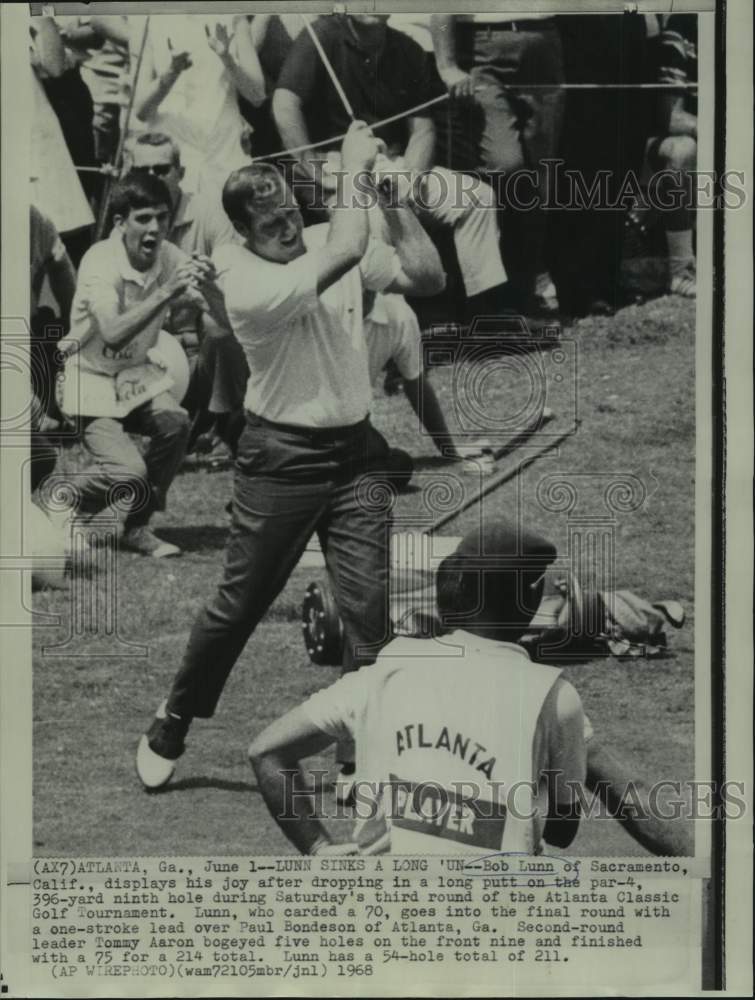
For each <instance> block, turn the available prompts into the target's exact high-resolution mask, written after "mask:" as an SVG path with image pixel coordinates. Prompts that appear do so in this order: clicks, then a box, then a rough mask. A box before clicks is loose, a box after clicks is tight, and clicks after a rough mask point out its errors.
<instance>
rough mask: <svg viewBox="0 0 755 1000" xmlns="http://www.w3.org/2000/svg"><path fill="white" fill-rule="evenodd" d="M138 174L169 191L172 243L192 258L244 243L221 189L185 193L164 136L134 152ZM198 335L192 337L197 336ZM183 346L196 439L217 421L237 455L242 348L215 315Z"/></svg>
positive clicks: (173, 148) (176, 157) (146, 139)
mask: <svg viewBox="0 0 755 1000" xmlns="http://www.w3.org/2000/svg"><path fill="white" fill-rule="evenodd" d="M129 159H130V164H131V170H132V172H133V173H138V174H142V173H143V174H154V175H156V176H158V177H159V178H160V179H161V180H162V181H163V182H164V183H165V186H166V187H167V188H168V191H169V192H170V198H171V212H172V215H171V219H170V223H169V226H168V233H167V237H166V239H168V240H169V241H170V242H171V243H174V244H175V245H176V246H177V247H178V248H179V249H180V250H182V251H183V252H184V253H185V254H186V255H187V256H189V257H190V256H191V255H192V254H202V255H204V256H206V257H211V256H212V254H213V253H214V252H215V250H216V249H217V248H218V247H219V246H223V244H225V243H238V242H240V237H239V236H238V235H237V233H236V230H235V229H234V228H233V225H232V223H231V221H230V219H229V218H228V216H227V215H226V214H225V212H224V211H223V206H222V202H221V197H220V190H219V189H218V190H213V189H211V188H210V187H209V186H208V185H204V186H203V189H202V191H201V192H199V193H196V192H195V193H191V192H188V191H185V190H184V189H183V186H182V182H183V179H184V175H185V170H184V167H183V164H182V162H181V153H180V151H179V148H178V146H177V145H176V143H175V142H174V141H173V140H172V139H171V137H170V136H169V135H166V134H165V133H164V132H146V133H144V134H142V135H140V136H138V137H137V139H136V140H135V142H134V143H133V145H132V148H131V150H130V158H129ZM193 336H194V335H193V334H192V337H193ZM183 347H184V349H185V350H186V353H187V355H188V356H189V359H190V362H191V365H192V377H191V382H190V387H189V392H188V394H187V397H186V398H185V399H184V400H183V405H184V407H185V408H186V409H187V410H188V412H189V416H190V417H191V419H192V424H193V435H192V436H193V437H194V436H196V434H198V433H199V432H200V431H202V430H204V429H207V428H208V427H209V426H211V425H212V423H213V420H214V421H215V423H216V425H217V429H218V433H219V437H220V438H221V440H222V441H224V442H225V443H226V444H227V446H228V447H229V448H230V449H231V451H232V452H233V451H234V450H235V445H236V442H237V440H238V435H239V434H240V432H241V428H242V427H243V411H244V393H245V391H246V380H247V377H248V375H249V368H248V366H247V363H246V358H245V356H244V352H243V350H242V348H241V345H240V344H239V342H238V341H237V340H236V338H235V337H234V336H232V335H231V334H230V332H229V331H228V330H224V329H220V328H219V327H218V325H217V323H215V322H214V320H213V318H212V316H210V315H204V316H203V317H202V323H201V328H200V330H199V338H198V339H195V340H194V341H191V340H190V339H189V338H188V337H187V336H184V339H183Z"/></svg>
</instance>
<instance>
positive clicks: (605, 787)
mask: <svg viewBox="0 0 755 1000" xmlns="http://www.w3.org/2000/svg"><path fill="white" fill-rule="evenodd" d="M586 785H587V788H588V789H589V790H590V791H591V792H593V793H594V794H595V795H597V796H598V797H599V798H600V799H601V801H603V802H604V803H605V805H606V806H607V807H608V809H609V811H610V813H611V815H612V816H614V817H615V818H616V819H617V820H618V821H619V823H621V825H622V826H623V827H624V829H625V830H626V831H627V833H628V834H629V835H630V836H631V837H633V838H634V840H636V841H637V843H638V844H642V846H643V847H646V848H647V849H648V850H649V851H651V852H652V853H653V854H657V855H661V856H663V855H669V856H672V857H688V856H689V855H691V854H692V853H694V848H693V846H692V844H691V843H690V839H689V836H688V833H687V830H686V829H685V827H684V822H683V820H681V819H679V818H676V819H663V818H662V817H660V816H657V815H654V812H656V811H657V810H653V809H651V803H650V800H649V798H648V792H647V789H646V787H645V785H644V784H643V783H642V782H638V781H637V780H636V778H635V776H634V775H633V774H632V773H631V772H630V771H629V769H628V768H627V767H626V766H625V765H623V764H622V763H621V762H620V761H619V760H618V758H617V757H615V756H614V755H613V754H612V753H611V752H610V751H609V750H607V749H606V747H605V746H603V744H602V743H600V741H599V740H598V739H597V738H596V737H593V739H591V740H590V742H589V743H588V745H587V781H586ZM630 788H631V789H632V798H631V802H630V801H628V796H627V793H628V790H629V789H630Z"/></svg>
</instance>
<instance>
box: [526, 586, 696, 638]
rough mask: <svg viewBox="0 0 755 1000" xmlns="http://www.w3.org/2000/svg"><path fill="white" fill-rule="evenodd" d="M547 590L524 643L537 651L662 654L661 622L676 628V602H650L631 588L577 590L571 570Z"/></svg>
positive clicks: (680, 615)
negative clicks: (548, 591)
mask: <svg viewBox="0 0 755 1000" xmlns="http://www.w3.org/2000/svg"><path fill="white" fill-rule="evenodd" d="M549 589H550V591H551V592H550V593H546V594H545V595H544V597H543V602H542V604H541V606H540V608H539V609H538V612H537V614H536V615H535V617H534V619H533V621H532V623H531V624H530V628H529V630H528V633H527V635H526V636H524V637H523V640H522V641H523V642H524V644H525V645H527V646H532V647H533V649H534V648H537V649H538V653H539V655H540V656H545V657H546V658H547V657H548V655H554V654H556V653H562V654H563V653H564V652H577V651H580V652H585V653H588V652H592V653H594V654H597V653H600V652H603V653H605V652H606V651H607V652H609V653H611V654H612V655H613V656H617V657H624V656H630V657H639V656H644V657H653V656H662V655H663V653H664V651H665V649H666V646H667V639H666V626H667V625H672V626H673V627H674V628H681V627H682V625H683V624H684V618H685V614H684V609H683V608H682V606H681V604H680V603H679V602H678V601H673V600H666V601H656V602H654V603H652V604H651V603H650V602H649V601H646V600H645V598H643V597H640V596H639V595H638V594H635V593H634V592H633V591H631V590H608V591H606V590H604V591H592V592H590V591H582V589H581V588H580V586H579V583H578V581H577V579H576V577H574V576H573V575H569V576H566V577H562V578H561V579H560V580H557V581H555V583H554V584H553V585H552V587H551V588H549Z"/></svg>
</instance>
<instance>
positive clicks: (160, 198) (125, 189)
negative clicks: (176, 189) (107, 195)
mask: <svg viewBox="0 0 755 1000" xmlns="http://www.w3.org/2000/svg"><path fill="white" fill-rule="evenodd" d="M159 205H166V206H167V207H168V208H170V205H171V200H170V191H169V190H168V188H167V186H166V184H165V181H162V180H160V178H159V177H155V176H154V175H153V174H145V173H143V172H141V171H135V170H131V171H129V173H127V174H126V176H125V177H124V178H123V179H122V180H120V181H118V183H117V184H116V185H115V187H114V188H113V194H112V197H111V199H110V216H111V218H114V217H115V216H116V215H120V216H122V217H123V218H124V219H125V218H126V216H127V215H128V214H129V212H132V211H134V209H138V208H157V207H158V206H159Z"/></svg>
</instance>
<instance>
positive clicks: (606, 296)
mask: <svg viewBox="0 0 755 1000" xmlns="http://www.w3.org/2000/svg"><path fill="white" fill-rule="evenodd" d="M557 21H558V24H559V30H560V32H561V36H562V41H563V51H564V66H565V74H566V79H567V80H568V81H569V82H574V83H596V84H602V83H610V84H633V83H634V84H636V83H650V82H652V81H653V80H654V79H655V68H654V61H653V51H652V48H651V46H650V45H649V44H648V40H647V37H646V36H647V29H646V22H645V18H644V16H643V15H642V14H639V13H625V14H606V15H599V14H584V15H582V14H579V15H578V14H571V15H569V16H568V17H559V18H558V19H557ZM657 99H658V98H657V93H656V92H653V91H642V90H639V89H631V88H630V89H627V90H620V89H615V88H614V89H610V90H602V89H600V88H598V89H595V90H573V91H570V92H569V94H568V97H567V104H566V113H565V120H566V122H567V127H566V128H564V131H563V135H562V141H561V145H560V148H559V158H560V159H561V160H563V161H564V162H563V167H562V168H561V170H560V174H559V179H558V180H557V182H556V184H555V201H556V203H557V204H558V205H563V206H565V207H564V208H563V209H561V208H559V209H558V210H554V211H553V212H552V213H551V229H550V233H551V237H552V239H551V245H552V253H553V256H554V263H553V266H552V267H551V273H552V274H553V278H554V281H555V283H556V286H557V289H558V299H559V302H560V304H561V306H562V308H563V309H564V311H565V312H567V313H571V314H575V315H581V314H583V313H585V312H588V311H590V310H591V309H592V308H594V307H595V304H596V301H601V302H605V303H607V304H608V305H610V306H619V305H621V304H622V300H621V288H620V271H621V260H622V247H623V237H624V221H625V217H626V209H627V208H629V207H631V204H629V205H625V206H624V208H622V207H621V206H620V205H617V204H616V202H617V198H618V195H619V193H620V192H621V191H622V189H623V186H624V185H625V183H626V181H627V178H628V176H629V172H630V171H632V172H634V174H635V175H636V176H639V174H640V172H641V166H642V159H643V155H644V150H645V144H646V140H647V138H648V136H649V134H650V129H651V127H652V124H653V121H654V115H653V109H654V106H655V105H654V102H656V101H657ZM570 174H571V175H574V174H576V175H578V176H579V178H580V179H581V182H582V186H583V189H586V190H589V189H590V188H591V187H592V186H593V185H595V184H596V183H598V182H599V180H600V175H601V174H602V175H604V176H606V177H607V182H606V191H605V194H606V196H607V202H608V204H607V205H605V204H603V205H601V204H595V205H590V204H588V205H585V204H584V201H585V199H584V198H583V199H582V200H581V203H580V202H579V201H577V200H575V199H574V197H573V183H572V181H571V180H570V179H569V175H570ZM598 190H601V189H600V188H598Z"/></svg>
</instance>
